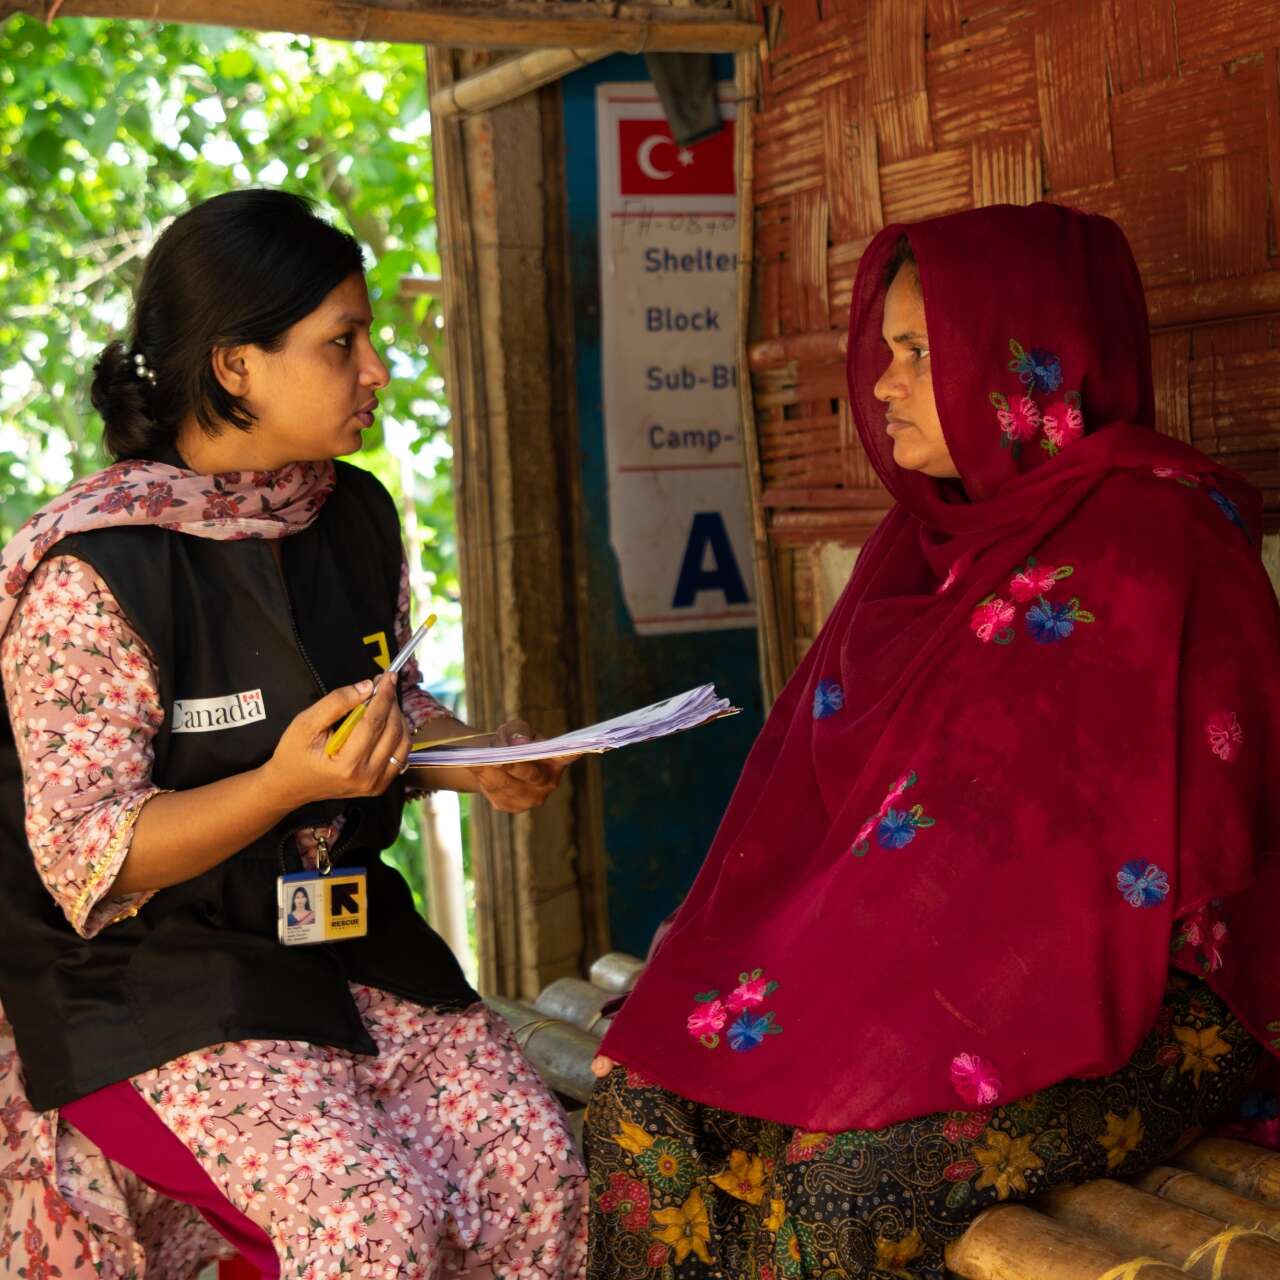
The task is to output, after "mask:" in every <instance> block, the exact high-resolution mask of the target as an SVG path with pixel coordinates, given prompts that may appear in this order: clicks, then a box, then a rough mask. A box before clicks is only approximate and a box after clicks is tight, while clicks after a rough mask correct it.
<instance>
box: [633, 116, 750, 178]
mask: <svg viewBox="0 0 1280 1280" xmlns="http://www.w3.org/2000/svg"><path fill="white" fill-rule="evenodd" d="M618 156H619V159H620V162H621V174H620V177H621V190H622V194H623V195H624V196H731V195H733V191H734V182H733V121H732V120H726V121H725V122H724V126H723V127H722V128H721V130H720V132H719V133H715V134H712V136H711V137H709V138H704V139H703V140H702V141H701V142H695V143H693V144H692V145H691V146H687V147H682V146H679V145H678V144H677V143H676V141H675V139H674V138H673V137H672V136H671V130H670V128H668V126H667V123H666V121H665V120H661V119H656V120H619V121H618Z"/></svg>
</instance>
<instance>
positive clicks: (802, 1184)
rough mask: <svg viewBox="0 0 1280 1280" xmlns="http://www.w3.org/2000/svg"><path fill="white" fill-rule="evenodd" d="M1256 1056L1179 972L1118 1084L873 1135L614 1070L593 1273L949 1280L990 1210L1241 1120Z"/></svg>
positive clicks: (606, 1084) (602, 1101)
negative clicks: (1233, 1114)
mask: <svg viewBox="0 0 1280 1280" xmlns="http://www.w3.org/2000/svg"><path fill="white" fill-rule="evenodd" d="M1261 1056H1262V1048H1261V1046H1260V1045H1259V1044H1258V1043H1257V1042H1256V1041H1254V1040H1253V1039H1252V1038H1251V1037H1250V1036H1249V1034H1248V1032H1247V1031H1246V1030H1245V1028H1244V1027H1243V1026H1242V1025H1241V1024H1240V1023H1239V1022H1238V1021H1237V1020H1236V1019H1235V1018H1234V1017H1233V1016H1232V1014H1231V1012H1230V1010H1229V1009H1228V1008H1227V1007H1226V1005H1225V1004H1224V1003H1223V1002H1222V1001H1221V1000H1220V999H1219V998H1218V997H1217V996H1216V995H1214V994H1213V992H1212V991H1211V990H1210V989H1209V987H1208V986H1207V985H1206V984H1205V983H1203V982H1201V981H1198V980H1194V979H1191V978H1188V977H1184V976H1182V975H1179V974H1175V975H1173V976H1172V977H1171V981H1170V987H1169V990H1168V993H1167V994H1166V997H1165V1001H1164V1004H1163V1006H1162V1009H1161V1012H1160V1017H1159V1019H1158V1020H1157V1022H1156V1025H1155V1027H1154V1028H1153V1029H1152V1031H1151V1032H1150V1034H1149V1035H1148V1036H1147V1038H1146V1039H1145V1040H1144V1041H1143V1043H1142V1045H1141V1047H1140V1048H1139V1049H1138V1052H1137V1053H1136V1054H1135V1055H1134V1057H1133V1059H1132V1061H1131V1062H1130V1063H1129V1064H1128V1066H1126V1067H1125V1068H1124V1069H1123V1070H1121V1071H1118V1072H1116V1074H1114V1075H1111V1076H1106V1077H1104V1078H1102V1079H1097V1080H1065V1081H1063V1082H1062V1083H1060V1084H1057V1085H1053V1086H1052V1087H1050V1088H1048V1089H1044V1090H1042V1091H1041V1092H1039V1093H1035V1094H1032V1095H1031V1096H1029V1097H1026V1098H1023V1099H1021V1100H1020V1101H1018V1102H1013V1103H1010V1104H1008V1105H1006V1106H998V1107H993V1108H984V1109H982V1110H978V1111H968V1112H964V1111H954V1112H943V1113H939V1114H936V1115H930V1116H924V1117H922V1118H921V1119H918V1120H909V1121H905V1122H904V1123H902V1124H896V1125H891V1126H890V1127H888V1128H886V1129H881V1130H876V1131H869V1130H868V1131H861V1130H852V1131H848V1132H844V1133H806V1132H803V1131H801V1130H797V1129H792V1128H788V1127H787V1126H785V1125H780V1124H775V1123H772V1122H770V1121H765V1120H758V1119H754V1118H752V1117H750V1116H743V1115H736V1114H734V1113H732V1112H728V1111H721V1110H718V1109H717V1108H715V1107H707V1106H702V1105H701V1104H699V1103H695V1102H689V1101H687V1100H686V1099H684V1098H681V1097H679V1096H677V1095H676V1094H673V1093H669V1092H667V1091H666V1090H664V1089H662V1088H659V1087H658V1086H657V1085H655V1084H652V1083H651V1082H649V1081H647V1080H645V1079H644V1078H643V1077H641V1076H639V1075H638V1074H637V1073H635V1072H633V1071H630V1070H628V1069H627V1068H624V1067H617V1068H615V1069H614V1070H613V1071H612V1072H611V1073H610V1074H609V1076H608V1077H607V1078H605V1079H604V1080H602V1081H601V1082H600V1084H599V1085H598V1087H597V1089H596V1092H595V1095H594V1097H593V1098H592V1100H591V1107H590V1112H589V1117H588V1125H587V1164H588V1169H589V1173H590V1180H591V1230H590V1261H589V1264H588V1275H589V1277H590V1278H591V1280H641V1278H644V1280H695V1278H697V1280H710V1278H711V1277H725V1278H726V1280H727V1278H729V1277H732V1278H733V1280H780V1278H781V1277H788V1278H790V1277H801V1276H806V1277H807V1276H821V1277H836V1276H840V1277H859V1278H860V1277H877V1278H883V1277H890V1276H893V1277H899V1278H900V1277H904V1276H906V1277H912V1276H919V1277H928V1278H929V1280H941V1277H942V1276H943V1275H944V1274H945V1267H944V1264H943V1250H944V1249H945V1247H946V1245H947V1243H948V1242H949V1241H951V1240H954V1239H955V1238H956V1237H958V1236H959V1235H961V1234H962V1233H963V1232H964V1229H965V1227H966V1226H968V1224H969V1222H970V1221H971V1220H972V1219H973V1218H974V1217H975V1216H976V1215H977V1214H978V1213H979V1212H980V1211H981V1210H983V1209H985V1208H987V1207H988V1206H990V1205H993V1204H996V1203H997V1202H999V1201H1001V1200H1021V1199H1025V1198H1026V1197H1028V1196H1032V1195H1035V1194H1037V1193H1038V1192H1041V1191H1045V1190H1048V1189H1049V1188H1050V1187H1057V1186H1067V1185H1072V1184H1077V1183H1081V1182H1087V1181H1089V1180H1090V1179H1093V1178H1099V1177H1105V1176H1108V1175H1114V1176H1117V1177H1128V1176H1131V1175H1134V1174H1137V1173H1139V1172H1140V1171H1142V1170H1143V1169H1145V1168H1147V1167H1149V1166H1151V1165H1153V1164H1156V1163H1158V1162H1159V1161H1160V1160H1162V1159H1164V1158H1165V1157H1166V1156H1167V1155H1168V1154H1169V1153H1170V1152H1172V1151H1173V1150H1174V1149H1175V1148H1177V1147H1178V1146H1179V1145H1180V1143H1182V1142H1183V1141H1184V1140H1186V1139H1187V1138H1188V1137H1190V1136H1191V1135H1192V1134H1193V1133H1194V1132H1195V1131H1197V1130H1200V1129H1204V1128H1206V1127H1209V1126H1211V1125H1213V1124H1215V1123H1216V1122H1218V1121H1219V1120H1220V1119H1222V1118H1224V1117H1225V1116H1226V1115H1227V1113H1228V1112H1230V1110H1231V1109H1232V1107H1233V1106H1234V1104H1235V1103H1236V1102H1237V1101H1238V1099H1239V1098H1240V1097H1241V1095H1242V1094H1244V1093H1245V1091H1246V1090H1247V1089H1248V1087H1249V1085H1250V1083H1251V1081H1252V1079H1253V1077H1254V1075H1255V1073H1256V1071H1257V1068H1258V1064H1259V1061H1260V1059H1261Z"/></svg>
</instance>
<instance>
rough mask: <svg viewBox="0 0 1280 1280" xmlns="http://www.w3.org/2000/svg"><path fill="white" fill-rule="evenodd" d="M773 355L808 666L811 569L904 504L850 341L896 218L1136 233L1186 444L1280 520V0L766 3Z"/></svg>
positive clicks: (759, 166) (768, 333) (765, 411)
mask: <svg viewBox="0 0 1280 1280" xmlns="http://www.w3.org/2000/svg"><path fill="white" fill-rule="evenodd" d="M760 12H761V16H762V20H763V22H764V26H765V30H766V41H765V48H766V49H767V52H766V53H765V54H764V61H763V68H762V74H761V77H760V83H761V91H760V97H759V101H758V102H757V111H758V114H757V116H756V122H755V185H754V193H753V200H754V205H755V245H754V253H755V262H756V270H755V275H754V290H755V293H754V297H753V299H752V343H751V347H750V359H751V365H752V377H753V387H754V391H755V394H756V413H757V419H758V429H759V455H760V456H759V462H760V468H761V476H762V481H763V484H762V498H761V505H762V507H763V515H764V521H765V527H766V529H767V531H768V537H769V540H770V544H771V547H772V549H773V552H774V556H775V561H776V562H777V566H778V582H779V592H780V594H783V595H787V593H789V592H793V591H798V592H800V593H801V595H802V596H803V597H804V598H803V599H798V598H795V597H794V596H788V598H786V599H780V600H779V601H778V602H777V606H778V609H779V612H780V616H781V618H782V619H783V626H782V631H783V636H782V639H783V644H784V648H785V651H786V659H787V664H788V665H792V664H794V662H795V661H796V660H797V659H798V657H799V654H800V652H801V651H802V650H803V647H804V645H805V643H806V641H807V639H808V638H809V637H810V636H811V635H812V631H813V625H814V611H813V609H812V607H811V603H810V601H811V598H812V577H813V575H812V557H813V555H815V554H818V551H817V550H816V549H818V548H820V547H822V546H823V545H826V544H831V543H844V544H847V545H858V544H860V543H861V542H862V541H863V540H865V538H866V536H867V534H868V532H869V531H870V530H871V529H872V528H874V526H875V524H876V522H877V521H878V520H879V518H880V517H881V516H882V515H883V513H884V511H885V510H886V509H887V506H888V499H887V496H886V495H885V494H884V492H883V491H882V490H881V489H880V487H879V486H878V484H877V483H876V481H875V478H874V476H873V475H872V472H871V469H870V466H869V465H868V463H867V460H866V458H865V457H864V456H863V455H862V452H861V450H860V448H859V446H858V443H857V439H856V435H855V433H854V431H853V430H852V425H851V423H850V421H849V412H848V405H847V402H846V400H845V391H844V386H843V376H844V375H843V334H844V330H845V327H846V325H847V321H848V310H849V299H850V295H851V291H852V286H853V278H854V274H855V272H856V271H857V266H858V261H859V259H860V257H861V255H862V253H863V251H864V250H865V248H866V245H867V243H868V241H869V240H870V238H871V237H872V236H873V235H874V234H875V233H876V231H877V230H879V229H880V228H881V227H883V226H885V225H886V224H887V223H890V222H896V221H910V220H913V219H917V218H925V217H931V216H934V215H937V214H941V213H947V212H949V211H952V210H956V209H965V208H970V207H974V206H980V205H984V204H993V203H999V202H1012V203H1018V204H1026V203H1029V202H1030V201H1032V200H1036V199H1049V200H1057V201H1060V202H1062V203H1064V204H1069V205H1072V206H1075V207H1077V208H1083V209H1090V210H1095V211H1097V212H1100V213H1105V214H1107V215H1108V216H1110V217H1113V218H1115V219H1116V221H1117V222H1119V223H1120V225H1121V226H1122V227H1123V228H1124V229H1125V232H1126V234H1127V235H1128V236H1129V240H1130V242H1131V244H1132V245H1133V250H1134V254H1135V256H1136V257H1137V260H1138V265H1139V268H1140V269H1141V271H1142V276H1143V280H1144V282H1145V284H1146V286H1147V289H1148V298H1149V302H1150V306H1151V314H1152V324H1153V330H1154V357H1155V360H1154V367H1155V382H1156V402H1157V408H1158V412H1159V425H1160V427H1161V429H1162V430H1164V431H1167V432H1168V433H1169V434H1171V435H1174V436H1177V437H1179V438H1181V439H1184V440H1188V441H1190V442H1191V443H1193V444H1195V445H1196V446H1197V447H1199V448H1201V449H1204V450H1205V451H1206V452H1208V453H1211V454H1213V455H1215V456H1217V457H1219V458H1222V459H1223V460H1224V461H1226V462H1228V463H1230V464H1231V465H1233V466H1235V467H1237V468H1239V469H1240V470H1241V471H1243V472H1245V473H1246V474H1248V475H1249V476H1250V478H1251V479H1252V480H1253V481H1254V482H1255V483H1256V484H1258V485H1259V486H1260V487H1261V488H1262V489H1263V491H1264V494H1265V497H1266V503H1267V516H1268V527H1269V528H1270V529H1272V530H1275V529H1280V256H1277V255H1278V254H1280V247H1278V246H1280V71H1278V69H1280V57H1278V56H1277V51H1278V49H1280V0H1249V2H1248V3H1246V0H1021V2H1015V0H764V3H762V5H761V9H760Z"/></svg>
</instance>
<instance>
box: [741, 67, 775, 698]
mask: <svg viewBox="0 0 1280 1280" xmlns="http://www.w3.org/2000/svg"><path fill="white" fill-rule="evenodd" d="M759 76H760V55H759V53H758V52H757V50H756V49H755V48H754V47H753V48H750V49H744V50H743V51H742V52H741V53H739V54H738V55H737V56H736V57H735V58H734V83H735V85H736V88H737V99H738V115H737V120H736V123H735V137H736V141H735V148H736V152H737V155H736V161H737V174H738V405H739V409H738V416H739V418H740V420H741V426H742V448H743V453H744V459H743V460H744V462H745V463H746V472H747V493H748V497H749V499H750V502H751V534H752V543H753V549H754V555H753V557H752V559H753V562H754V565H755V585H756V616H757V618H758V624H757V626H758V630H757V635H758V637H759V640H758V643H759V652H760V682H761V684H762V686H763V690H764V702H765V706H766V708H767V707H769V706H770V705H772V703H773V700H774V699H775V698H776V697H777V696H778V694H779V692H781V690H782V686H783V684H784V682H785V680H786V672H785V670H784V669H783V662H782V636H781V631H780V627H779V618H778V598H777V592H778V584H777V581H776V580H775V577H774V572H773V553H772V550H771V548H770V546H769V530H768V526H767V524H766V518H765V512H764V506H763V504H762V502H761V495H762V494H763V492H764V476H763V474H762V472H761V465H760V436H759V432H758V430H757V428H756V406H755V399H754V396H753V394H752V387H751V363H750V359H749V357H748V345H747V344H748V340H749V338H750V334H751V282H752V274H751V268H752V262H753V254H754V250H755V101H756V91H757V86H758V83H759Z"/></svg>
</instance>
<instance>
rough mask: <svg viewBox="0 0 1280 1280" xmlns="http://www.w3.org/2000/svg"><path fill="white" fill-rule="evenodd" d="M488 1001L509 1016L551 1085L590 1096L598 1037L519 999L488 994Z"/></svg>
mask: <svg viewBox="0 0 1280 1280" xmlns="http://www.w3.org/2000/svg"><path fill="white" fill-rule="evenodd" d="M485 1004H487V1005H488V1006H489V1008H491V1009H492V1010H493V1011H494V1012H495V1013H497V1014H501V1016H502V1017H503V1018H505V1019H506V1021H507V1023H508V1024H509V1025H510V1027H511V1029H512V1031H514V1032H515V1037H516V1043H517V1044H518V1045H519V1046H520V1048H521V1049H523V1050H524V1053H525V1056H526V1057H527V1058H528V1059H529V1061H530V1062H531V1063H533V1065H534V1068H535V1069H536V1070H537V1072H538V1074H539V1075H540V1076H541V1077H542V1079H543V1080H544V1081H545V1082H546V1084H547V1085H548V1086H549V1087H550V1088H552V1089H554V1090H555V1091H556V1092H557V1093H562V1094H564V1095H565V1097H567V1098H573V1099H574V1100H575V1101H577V1102H586V1101H588V1100H589V1099H590V1097H591V1090H592V1089H593V1088H595V1083H596V1078H595V1076H593V1075H592V1074H591V1059H592V1058H594V1057H595V1055H596V1050H597V1049H598V1048H599V1044H600V1042H599V1041H598V1040H597V1039H596V1038H595V1036H592V1035H588V1034H587V1033H586V1032H585V1031H583V1030H582V1029H581V1028H580V1027H571V1026H570V1025H569V1024H568V1023H567V1022H562V1021H561V1020H560V1019H559V1018H552V1017H548V1016H547V1015H546V1014H544V1013H541V1012H540V1011H539V1010H537V1009H534V1008H531V1007H530V1006H529V1005H527V1004H521V1003H520V1002H519V1001H518V1000H504V999H502V997H500V996H487V997H486V998H485Z"/></svg>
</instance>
